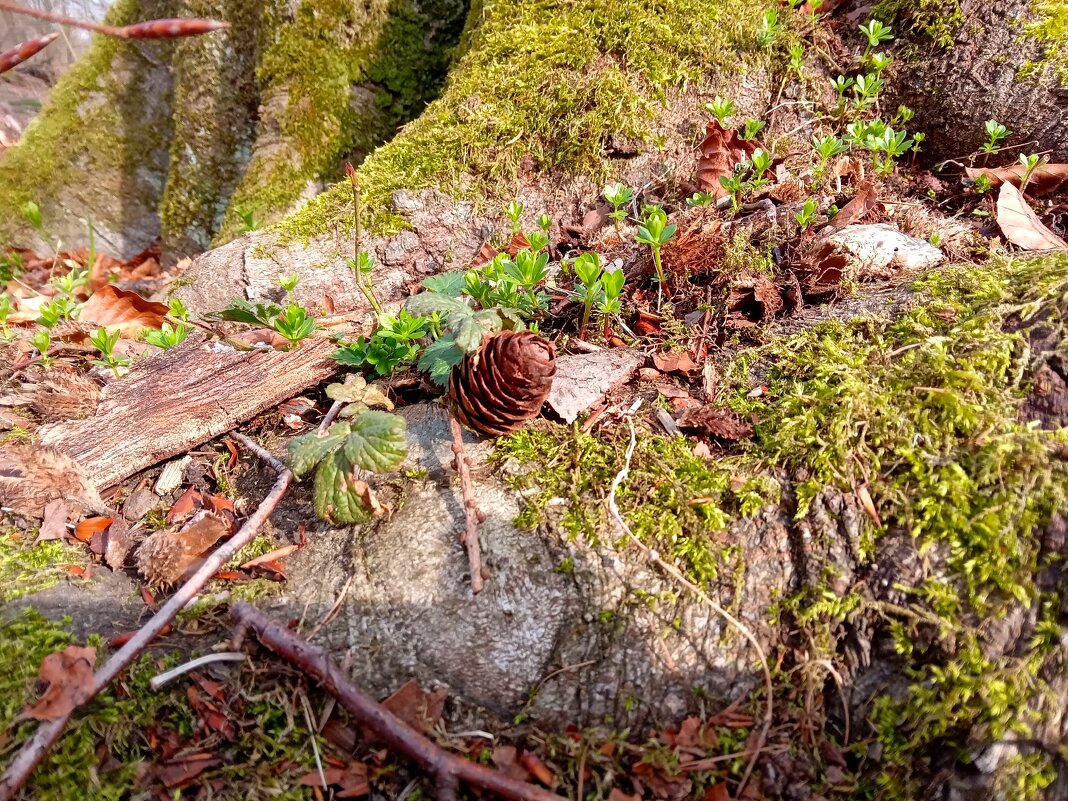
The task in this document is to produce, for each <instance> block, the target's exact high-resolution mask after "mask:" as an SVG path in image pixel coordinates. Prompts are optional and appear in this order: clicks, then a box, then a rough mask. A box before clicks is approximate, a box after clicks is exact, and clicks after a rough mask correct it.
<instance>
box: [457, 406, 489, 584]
mask: <svg viewBox="0 0 1068 801" xmlns="http://www.w3.org/2000/svg"><path fill="white" fill-rule="evenodd" d="M449 426H450V428H451V429H452V453H453V456H455V457H456V472H457V473H459V474H460V488H461V489H462V490H463V494H464V533H463V534H461V535H460V542H462V543H463V544H464V547H465V548H466V549H467V563H468V565H469V566H470V572H471V592H473V593H474V594H475V595H478V593H480V592H482V552H481V550H480V548H479V543H478V526H479V523H482V522H484V521H485V519H486V516H485V515H484V514H483V513H482V510H480V509H479V508H478V501H477V500H475V488H474V487H473V486H472V484H471V457H469V456H468V455H467V451H466V450H465V449H464V432H463V429H462V428H460V423H459V422H458V421H457V419H456V418H455V417H454V416H453V415H452V413H451V412H450V413H449Z"/></svg>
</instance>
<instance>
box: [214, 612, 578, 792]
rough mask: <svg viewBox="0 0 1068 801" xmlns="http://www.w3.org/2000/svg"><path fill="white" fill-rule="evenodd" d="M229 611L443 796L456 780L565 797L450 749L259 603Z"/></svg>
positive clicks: (480, 786)
mask: <svg viewBox="0 0 1068 801" xmlns="http://www.w3.org/2000/svg"><path fill="white" fill-rule="evenodd" d="M230 614H231V617H232V618H233V621H234V625H235V626H236V627H237V631H236V633H235V634H236V637H237V639H239V640H240V639H242V638H243V635H244V633H245V632H246V631H251V632H252V633H253V634H254V635H255V636H256V639H258V640H259V641H260V642H261V643H262V644H263V645H264V646H266V647H267V648H269V649H270V650H272V651H274V652H275V653H276V654H278V655H279V656H281V657H284V658H285V659H287V660H288V661H289V662H291V663H292V664H293V665H295V666H297V667H299V668H300V669H301V670H303V671H304V672H305V673H307V674H308V675H309V676H310V677H311V678H313V679H314V680H315V681H316V682H318V683H319V684H320V685H321V686H322V687H323V689H324V690H326V691H327V692H328V693H330V694H331V695H333V696H335V697H336V698H337V699H338V701H340V702H341V705H342V706H343V707H345V709H347V710H348V712H349V714H351V715H352V716H353V717H354V718H355V719H356V720H357V721H359V722H360V723H361V724H363V725H364V726H366V727H367V728H368V729H370V730H371V731H372V732H374V734H375V735H376V737H377V738H378V739H379V740H380V741H381V742H382V743H383V744H384V745H385V746H386V747H387V748H389V749H391V750H392V751H394V752H395V753H397V754H400V755H402V756H404V757H406V758H407V759H410V760H411V761H413V762H415V763H416V764H418V765H419V766H420V767H422V768H423V769H424V770H426V771H427V772H428V773H429V774H430V775H431V776H432V777H433V780H434V785H435V787H436V789H437V797H438V798H439V799H448V798H455V797H456V788H457V785H458V784H459V782H463V783H464V784H466V785H468V786H470V787H474V788H478V789H480V790H485V791H486V792H490V793H493V794H494V795H496V796H498V797H500V798H504V799H507V801H564V799H563V798H561V796H558V795H555V794H553V793H550V792H549V791H548V790H543V789H542V788H540V787H536V786H534V785H533V784H528V783H527V782H521V781H518V780H516V779H513V778H511V777H510V776H506V775H505V774H503V773H501V772H499V771H496V770H493V769H491V768H488V767H486V766H484V765H478V764H475V763H474V762H469V761H468V760H466V759H463V758H461V757H459V756H456V755H455V754H450V753H449V752H448V751H446V750H445V749H443V748H442V747H441V746H439V745H436V744H435V743H433V742H431V741H430V740H429V739H427V738H426V737H425V736H424V735H423V734H422V733H420V732H418V731H416V730H415V729H414V728H412V727H411V726H409V725H408V724H407V723H405V722H404V721H403V720H401V719H400V718H398V717H397V716H395V715H394V714H393V713H392V712H390V711H389V710H387V709H386V708H385V707H383V706H382V705H381V704H380V703H378V701H376V700H375V699H374V698H372V697H371V696H369V695H368V694H367V693H365V692H363V691H362V690H360V689H359V688H357V687H355V686H354V685H353V684H352V683H351V682H350V681H349V678H348V675H347V673H345V672H344V671H342V670H341V668H339V667H338V666H337V665H336V664H334V662H333V661H332V660H331V659H330V657H329V656H328V655H327V653H326V652H325V651H324V650H323V649H322V648H319V647H318V646H315V645H312V644H311V643H309V642H307V641H306V640H304V639H303V638H302V637H300V636H299V635H297V634H295V633H293V632H292V631H290V630H288V629H287V628H285V627H284V626H280V625H279V624H278V623H276V622H274V621H273V620H271V619H270V618H269V617H267V615H265V614H263V612H261V611H259V610H258V609H256V608H255V607H253V606H251V605H249V604H247V603H245V602H244V601H238V602H237V603H235V604H234V606H233V608H232V609H231V610H230Z"/></svg>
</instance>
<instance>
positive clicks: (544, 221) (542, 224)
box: [536, 214, 553, 235]
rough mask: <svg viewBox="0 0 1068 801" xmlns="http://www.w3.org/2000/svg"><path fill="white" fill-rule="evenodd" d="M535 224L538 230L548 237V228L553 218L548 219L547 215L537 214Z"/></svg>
mask: <svg viewBox="0 0 1068 801" xmlns="http://www.w3.org/2000/svg"><path fill="white" fill-rule="evenodd" d="M536 222H537V224H538V228H540V229H541V230H542V231H544V232H545V234H546V235H548V233H549V226H551V225H552V224H553V218H552V217H550V216H549V215H548V214H539V215H538V219H537V220H536Z"/></svg>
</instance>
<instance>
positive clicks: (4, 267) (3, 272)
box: [0, 251, 25, 286]
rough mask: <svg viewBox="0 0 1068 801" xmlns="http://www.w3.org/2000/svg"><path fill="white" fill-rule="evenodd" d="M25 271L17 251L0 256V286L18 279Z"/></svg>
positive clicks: (20, 255)
mask: <svg viewBox="0 0 1068 801" xmlns="http://www.w3.org/2000/svg"><path fill="white" fill-rule="evenodd" d="M24 271H25V267H24V265H23V261H22V254H21V253H18V252H17V251H11V252H10V253H8V254H6V255H3V256H0V286H3V285H5V284H7V283H8V282H9V281H11V280H12V279H14V278H18V277H19V276H20V275H22V273H23V272H24Z"/></svg>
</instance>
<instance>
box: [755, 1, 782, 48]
mask: <svg viewBox="0 0 1068 801" xmlns="http://www.w3.org/2000/svg"><path fill="white" fill-rule="evenodd" d="M782 30H783V24H782V23H781V22H779V12H778V11H776V10H775V9H774V8H769V9H768V10H767V11H765V12H764V16H762V17H761V18H760V22H758V23H757V44H759V45H760V46H761V47H771V46H772V44H774V42H775V40H776V39H778V38H779V34H780V33H782Z"/></svg>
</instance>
